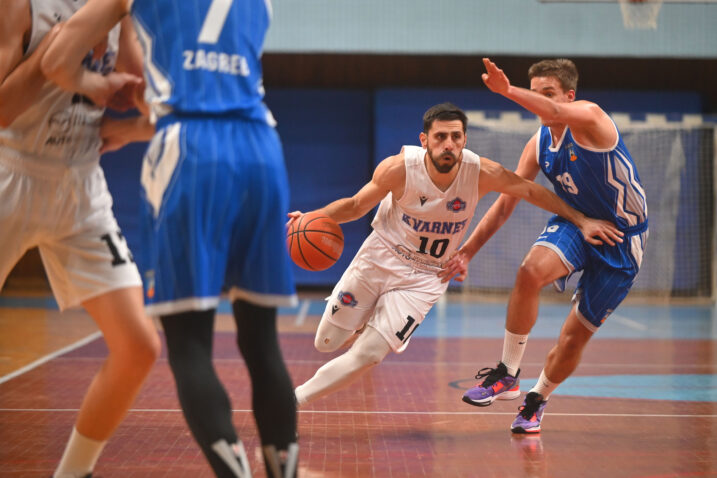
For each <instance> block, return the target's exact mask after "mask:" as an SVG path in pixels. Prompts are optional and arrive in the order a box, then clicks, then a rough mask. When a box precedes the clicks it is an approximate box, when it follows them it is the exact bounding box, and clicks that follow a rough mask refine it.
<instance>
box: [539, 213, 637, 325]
mask: <svg viewBox="0 0 717 478" xmlns="http://www.w3.org/2000/svg"><path fill="white" fill-rule="evenodd" d="M647 235H648V231H647V224H644V225H638V226H637V227H634V228H632V229H631V230H628V231H625V236H624V237H623V242H622V243H616V244H615V246H610V245H607V244H603V245H601V246H594V245H592V244H590V243H588V242H587V241H585V239H584V238H583V235H582V233H581V232H580V229H578V227H577V226H575V225H574V224H573V223H571V222H570V221H567V220H565V219H563V218H562V217H559V216H553V217H552V218H551V219H550V220H549V221H548V224H547V226H546V227H545V229H544V230H543V232H542V233H541V234H540V235H539V236H538V239H537V240H536V241H535V243H534V244H533V246H543V247H547V248H549V249H551V250H553V251H554V252H555V253H556V254H558V256H560V259H561V260H562V261H563V263H564V264H565V266H566V267H567V268H568V270H569V271H570V273H569V274H568V276H567V277H565V278H564V279H563V281H565V280H567V278H568V277H570V275H572V274H573V273H575V272H578V271H583V273H582V276H581V277H580V279H579V280H578V285H577V287H576V290H575V295H574V296H573V301H577V307H578V312H579V313H578V317H579V318H580V320H581V321H582V322H583V324H584V325H585V326H586V327H587V328H588V329H590V330H592V331H593V332H595V331H596V330H597V329H598V327H600V325H602V323H603V322H605V319H607V317H608V316H609V315H610V314H611V313H612V312H613V311H614V310H615V309H616V308H617V306H618V305H619V304H620V302H622V300H623V299H624V298H625V296H627V293H628V292H629V291H630V288H631V287H632V284H633V282H634V281H635V277H636V276H637V273H638V271H639V270H640V264H641V262H642V256H643V253H644V250H645V243H646V241H647Z"/></svg>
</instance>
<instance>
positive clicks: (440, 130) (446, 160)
mask: <svg viewBox="0 0 717 478" xmlns="http://www.w3.org/2000/svg"><path fill="white" fill-rule="evenodd" d="M420 138H421V145H422V146H423V147H424V148H426V151H427V152H428V157H429V159H430V160H431V162H432V163H433V166H434V167H435V168H436V169H437V170H438V172H439V173H448V172H450V171H451V169H453V167H454V166H455V165H456V164H458V162H459V161H460V160H461V158H462V157H463V148H464V147H465V145H466V134H465V132H464V131H463V123H461V121H460V120H451V121H440V120H436V121H434V122H433V125H432V126H431V129H430V130H429V131H428V133H421V136H420Z"/></svg>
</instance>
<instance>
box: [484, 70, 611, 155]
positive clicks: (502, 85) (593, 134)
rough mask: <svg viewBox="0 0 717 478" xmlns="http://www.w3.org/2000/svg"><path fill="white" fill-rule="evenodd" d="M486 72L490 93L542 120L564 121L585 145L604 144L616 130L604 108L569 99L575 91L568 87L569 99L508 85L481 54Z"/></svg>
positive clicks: (599, 146)
mask: <svg viewBox="0 0 717 478" xmlns="http://www.w3.org/2000/svg"><path fill="white" fill-rule="evenodd" d="M483 65H484V66H485V69H486V72H485V73H483V75H482V76H481V77H482V79H483V83H485V85H486V86H487V87H488V89H490V90H491V91H492V92H494V93H498V94H500V95H503V96H505V97H506V98H508V99H509V100H511V101H514V102H516V103H518V104H519V105H520V106H522V107H523V108H525V109H527V110H528V111H530V112H532V113H534V114H536V115H538V116H540V118H541V119H542V120H543V121H544V122H549V123H561V124H565V125H567V126H568V127H569V128H570V130H571V132H572V133H573V137H575V139H576V140H577V141H578V142H580V143H581V144H583V145H585V146H591V147H597V148H608V147H612V146H614V144H615V141H616V140H617V131H616V130H615V126H614V125H613V123H612V120H611V119H610V117H609V116H608V114H607V113H605V111H603V110H602V108H600V106H598V105H597V104H595V103H592V102H590V101H573V99H574V98H575V91H573V90H570V91H569V92H566V93H568V96H569V97H570V98H571V100H570V101H565V102H559V101H554V100H553V99H551V98H550V97H549V96H550V95H552V94H553V93H554V92H550V91H547V92H540V91H531V90H528V89H525V88H520V87H517V86H514V85H511V83H510V80H509V79H508V77H507V76H506V74H505V73H504V72H503V70H501V69H500V68H498V66H497V65H496V64H495V63H493V62H492V61H491V60H490V59H489V58H483Z"/></svg>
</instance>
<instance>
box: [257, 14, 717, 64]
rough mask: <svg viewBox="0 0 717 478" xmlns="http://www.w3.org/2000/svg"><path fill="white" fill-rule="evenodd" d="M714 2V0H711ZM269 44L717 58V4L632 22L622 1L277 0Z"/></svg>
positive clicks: (294, 49) (333, 49) (300, 49)
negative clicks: (638, 24) (651, 23)
mask: <svg viewBox="0 0 717 478" xmlns="http://www.w3.org/2000/svg"><path fill="white" fill-rule="evenodd" d="M713 2H714V0H713ZM272 4H273V10H274V20H273V24H272V27H271V29H270V31H269V36H268V37H267V43H266V48H265V51H266V52H274V53H278V52H284V53H309V52H314V53H329V52H330V53H359V52H361V53H381V54H384V53H385V54H388V53H408V54H440V53H445V54H479V55H523V56H543V55H545V56H557V55H564V56H598V57H600V56H610V57H612V56H618V57H676V58H717V3H672V4H670V3H665V4H663V5H662V8H661V11H660V14H659V17H658V28H657V29H656V30H627V29H625V27H624V26H623V20H622V15H621V12H620V7H619V5H618V4H617V3H540V2H539V1H538V0H272Z"/></svg>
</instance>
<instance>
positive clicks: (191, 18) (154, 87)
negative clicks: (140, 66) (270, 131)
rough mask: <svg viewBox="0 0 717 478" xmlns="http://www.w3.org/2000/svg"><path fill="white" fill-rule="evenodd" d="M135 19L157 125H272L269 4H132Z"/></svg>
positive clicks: (249, 0)
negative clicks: (222, 120) (187, 121)
mask: <svg viewBox="0 0 717 478" xmlns="http://www.w3.org/2000/svg"><path fill="white" fill-rule="evenodd" d="M131 11H132V17H133V19H134V24H135V28H136V30H137V36H138V38H139V40H140V43H141V44H142V49H143V51H144V71H145V80H146V85H147V88H146V90H145V100H146V101H147V103H148V104H149V106H150V109H151V117H152V118H153V119H157V118H161V117H163V116H165V115H168V114H174V115H179V116H182V115H190V116H191V115H226V116H229V117H240V118H246V119H255V120H259V121H264V122H266V123H268V124H271V125H273V124H274V120H273V118H272V116H271V113H270V112H269V110H268V108H267V107H266V106H265V105H264V103H263V98H264V87H263V84H262V69H261V52H262V48H263V44H264V37H265V35H266V31H267V29H268V28H269V22H270V20H271V3H270V0H134V1H133V2H132V5H131ZM159 38H162V39H163V40H164V41H161V42H160V41H157V39H159ZM167 38H171V39H172V40H171V41H166V39H167Z"/></svg>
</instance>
